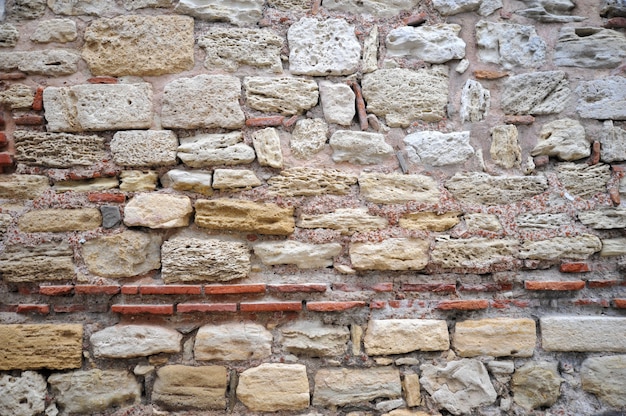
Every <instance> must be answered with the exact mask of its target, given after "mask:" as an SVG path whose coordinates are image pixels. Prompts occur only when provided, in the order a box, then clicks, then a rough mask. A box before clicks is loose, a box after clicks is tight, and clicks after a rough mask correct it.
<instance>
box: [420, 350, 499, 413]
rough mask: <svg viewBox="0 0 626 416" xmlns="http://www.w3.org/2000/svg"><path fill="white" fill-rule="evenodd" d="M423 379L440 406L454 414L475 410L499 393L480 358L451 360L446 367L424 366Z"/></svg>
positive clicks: (422, 369) (421, 367) (428, 390)
mask: <svg viewBox="0 0 626 416" xmlns="http://www.w3.org/2000/svg"><path fill="white" fill-rule="evenodd" d="M420 370H421V371H422V374H421V377H420V383H421V385H422V387H423V388H424V389H425V390H426V391H427V392H428V393H429V394H430V395H431V397H432V399H433V400H434V401H435V403H436V404H437V405H438V406H439V407H443V408H445V409H446V410H447V411H449V412H450V413H452V414H453V415H462V414H468V413H471V411H472V409H473V408H475V407H479V406H485V405H490V404H492V403H494V402H495V401H496V398H497V396H498V395H497V393H496V391H495V390H494V388H493V385H492V384H491V381H490V380H489V374H488V373H487V369H486V368H485V366H484V365H483V363H481V362H480V361H478V360H472V359H467V358H466V359H462V360H459V361H451V362H449V363H447V365H446V366H445V367H436V366H434V365H431V364H423V365H422V366H420Z"/></svg>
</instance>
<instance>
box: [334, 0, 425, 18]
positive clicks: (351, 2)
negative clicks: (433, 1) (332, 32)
mask: <svg viewBox="0 0 626 416" xmlns="http://www.w3.org/2000/svg"><path fill="white" fill-rule="evenodd" d="M418 3H419V1H418V0H391V1H389V0H363V1H361V0H325V2H324V8H325V9H327V10H337V11H342V12H348V13H355V14H362V13H365V14H369V15H372V16H376V17H382V18H386V17H394V16H396V15H398V14H399V13H400V12H402V11H403V10H412V9H413V8H414V7H416V6H417V4H418Z"/></svg>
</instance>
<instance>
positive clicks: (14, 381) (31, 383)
mask: <svg viewBox="0 0 626 416" xmlns="http://www.w3.org/2000/svg"><path fill="white" fill-rule="evenodd" d="M0 391H2V395H0V414H2V415H11V416H31V415H35V414H42V413H43V411H44V410H45V408H46V396H47V393H48V383H46V379H45V378H43V376H42V375H41V374H39V373H36V372H35V371H24V372H22V374H21V375H19V376H14V375H12V374H3V375H0Z"/></svg>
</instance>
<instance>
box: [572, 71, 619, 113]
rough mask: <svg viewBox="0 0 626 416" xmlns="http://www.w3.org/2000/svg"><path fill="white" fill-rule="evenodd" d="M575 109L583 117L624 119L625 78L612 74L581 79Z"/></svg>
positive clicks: (577, 89)
mask: <svg viewBox="0 0 626 416" xmlns="http://www.w3.org/2000/svg"><path fill="white" fill-rule="evenodd" d="M576 94H577V95H578V102H577V103H576V111H577V112H578V115H580V116H581V117H583V118H595V119H598V120H626V78H624V77H619V76H614V77H606V78H600V79H595V80H592V81H581V82H580V83H579V84H578V88H576Z"/></svg>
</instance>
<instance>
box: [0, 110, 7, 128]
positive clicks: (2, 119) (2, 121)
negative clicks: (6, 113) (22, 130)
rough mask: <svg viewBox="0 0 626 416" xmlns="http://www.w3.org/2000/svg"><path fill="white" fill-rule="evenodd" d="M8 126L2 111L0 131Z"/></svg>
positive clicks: (0, 112) (0, 113)
mask: <svg viewBox="0 0 626 416" xmlns="http://www.w3.org/2000/svg"><path fill="white" fill-rule="evenodd" d="M4 126H6V122H5V121H4V117H2V111H0V129H3V128H4Z"/></svg>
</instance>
